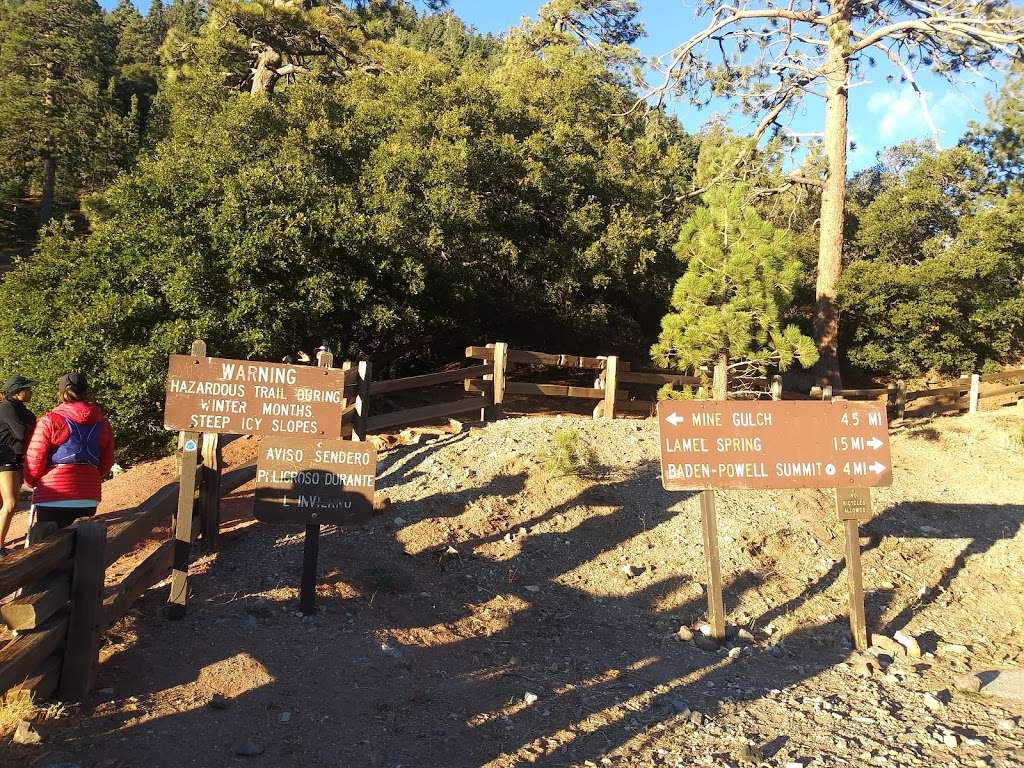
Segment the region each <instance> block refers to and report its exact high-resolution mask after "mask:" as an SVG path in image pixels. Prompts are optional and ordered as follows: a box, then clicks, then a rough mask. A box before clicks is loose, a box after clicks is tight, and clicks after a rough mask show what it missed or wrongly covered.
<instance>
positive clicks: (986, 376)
mask: <svg viewBox="0 0 1024 768" xmlns="http://www.w3.org/2000/svg"><path fill="white" fill-rule="evenodd" d="M1021 379H1024V369H1018V370H1013V371H997V372H996V373H983V374H982V375H981V380H982V381H983V382H985V383H992V382H993V381H1020V380H1021Z"/></svg>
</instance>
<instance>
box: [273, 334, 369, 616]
mask: <svg viewBox="0 0 1024 768" xmlns="http://www.w3.org/2000/svg"><path fill="white" fill-rule="evenodd" d="M331 362H332V359H331V356H330V354H329V353H324V354H322V355H321V357H320V365H321V366H330V364H331ZM259 451H260V452H259V456H258V458H257V461H256V501H255V505H254V508H253V513H254V515H255V517H256V519H257V520H260V521H262V522H265V523H282V524H301V525H304V526H305V536H304V541H303V548H302V580H301V582H300V587H299V610H301V611H302V612H303V613H304V614H306V615H310V614H314V613H316V575H317V560H318V557H319V553H320V526H321V525H323V524H334V525H342V526H344V525H358V524H361V523H365V522H367V521H369V520H370V518H372V517H373V499H374V489H375V485H376V476H377V449H376V448H375V446H374V445H373V443H368V442H358V441H351V440H340V439H336V438H335V439H330V440H328V439H317V438H309V437H268V438H265V439H264V440H263V442H262V443H261V444H260V449H259Z"/></svg>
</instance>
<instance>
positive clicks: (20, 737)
mask: <svg viewBox="0 0 1024 768" xmlns="http://www.w3.org/2000/svg"><path fill="white" fill-rule="evenodd" d="M13 741H14V743H15V744H21V745H23V746H26V747H34V746H36V745H38V744H42V743H43V737H42V736H40V735H39V731H37V730H36V729H35V728H33V727H32V723H30V722H29V721H28V720H22V721H21V722H20V723H18V727H17V728H16V729H15V731H14V739H13Z"/></svg>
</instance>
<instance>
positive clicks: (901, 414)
mask: <svg viewBox="0 0 1024 768" xmlns="http://www.w3.org/2000/svg"><path fill="white" fill-rule="evenodd" d="M906 417H907V382H905V381H904V380H903V379H900V380H899V381H898V382H896V418H897V419H899V420H900V421H903V419H905V418H906Z"/></svg>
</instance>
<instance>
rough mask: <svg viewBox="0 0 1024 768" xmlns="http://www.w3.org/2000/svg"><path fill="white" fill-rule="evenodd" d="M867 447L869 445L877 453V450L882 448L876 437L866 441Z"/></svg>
mask: <svg viewBox="0 0 1024 768" xmlns="http://www.w3.org/2000/svg"><path fill="white" fill-rule="evenodd" d="M868 445H870V446H871V447H872V448H874V449H875V450H876V451H877V450H878V449H879V448H881V447H882V441H881V440H879V439H878V438H877V437H872V438H871V439H870V440H868Z"/></svg>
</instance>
